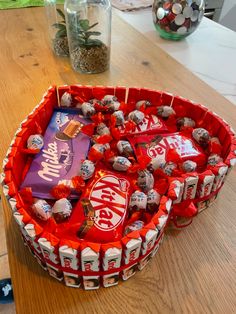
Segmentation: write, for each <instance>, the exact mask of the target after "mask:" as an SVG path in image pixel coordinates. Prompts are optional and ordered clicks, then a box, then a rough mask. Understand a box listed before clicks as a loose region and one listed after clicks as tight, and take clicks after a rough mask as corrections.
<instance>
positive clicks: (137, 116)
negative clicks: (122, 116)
mask: <svg viewBox="0 0 236 314" xmlns="http://www.w3.org/2000/svg"><path fill="white" fill-rule="evenodd" d="M128 119H129V120H131V121H133V122H134V123H136V124H139V123H140V122H142V121H143V119H144V113H143V112H142V111H139V110H134V111H131V112H130V113H129V115H128Z"/></svg>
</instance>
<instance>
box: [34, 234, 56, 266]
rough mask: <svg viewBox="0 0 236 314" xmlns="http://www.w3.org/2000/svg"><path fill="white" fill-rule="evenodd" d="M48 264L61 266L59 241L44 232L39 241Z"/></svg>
mask: <svg viewBox="0 0 236 314" xmlns="http://www.w3.org/2000/svg"><path fill="white" fill-rule="evenodd" d="M38 243H39V245H40V248H41V251H42V254H43V257H44V259H45V261H46V263H49V264H51V263H53V264H59V263H60V259H59V253H58V249H59V239H58V238H57V237H55V236H54V235H52V234H51V233H48V232H44V233H43V234H42V235H41V237H40V238H39V240H38Z"/></svg>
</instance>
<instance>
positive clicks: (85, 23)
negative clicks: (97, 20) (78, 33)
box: [79, 20, 89, 31]
mask: <svg viewBox="0 0 236 314" xmlns="http://www.w3.org/2000/svg"><path fill="white" fill-rule="evenodd" d="M79 25H80V27H81V28H82V29H83V30H84V31H87V30H88V29H89V20H80V21H79Z"/></svg>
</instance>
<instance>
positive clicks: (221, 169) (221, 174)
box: [208, 162, 228, 192]
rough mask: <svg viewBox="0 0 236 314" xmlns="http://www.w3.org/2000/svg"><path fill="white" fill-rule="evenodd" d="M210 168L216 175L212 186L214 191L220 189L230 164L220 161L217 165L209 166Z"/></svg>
mask: <svg viewBox="0 0 236 314" xmlns="http://www.w3.org/2000/svg"><path fill="white" fill-rule="evenodd" d="M208 169H210V170H211V171H212V172H213V173H214V175H215V179H214V183H213V187H212V191H213V192H214V191H216V190H218V189H219V188H220V187H221V185H222V184H223V182H224V179H225V176H226V174H227V171H228V166H227V165H226V164H225V163H223V162H220V163H218V164H217V165H216V166H209V167H208Z"/></svg>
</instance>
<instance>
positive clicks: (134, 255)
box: [122, 231, 142, 280]
mask: <svg viewBox="0 0 236 314" xmlns="http://www.w3.org/2000/svg"><path fill="white" fill-rule="evenodd" d="M122 244H123V248H124V249H123V264H125V265H127V264H130V263H132V265H131V266H128V267H127V268H125V269H124V270H123V271H122V279H123V280H127V279H128V278H130V277H131V276H133V275H134V274H135V272H136V265H137V263H135V261H136V260H137V259H138V258H139V255H140V250H141V245H142V238H141V237H140V234H139V232H138V231H133V232H131V233H129V234H128V235H127V236H126V237H124V238H122Z"/></svg>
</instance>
